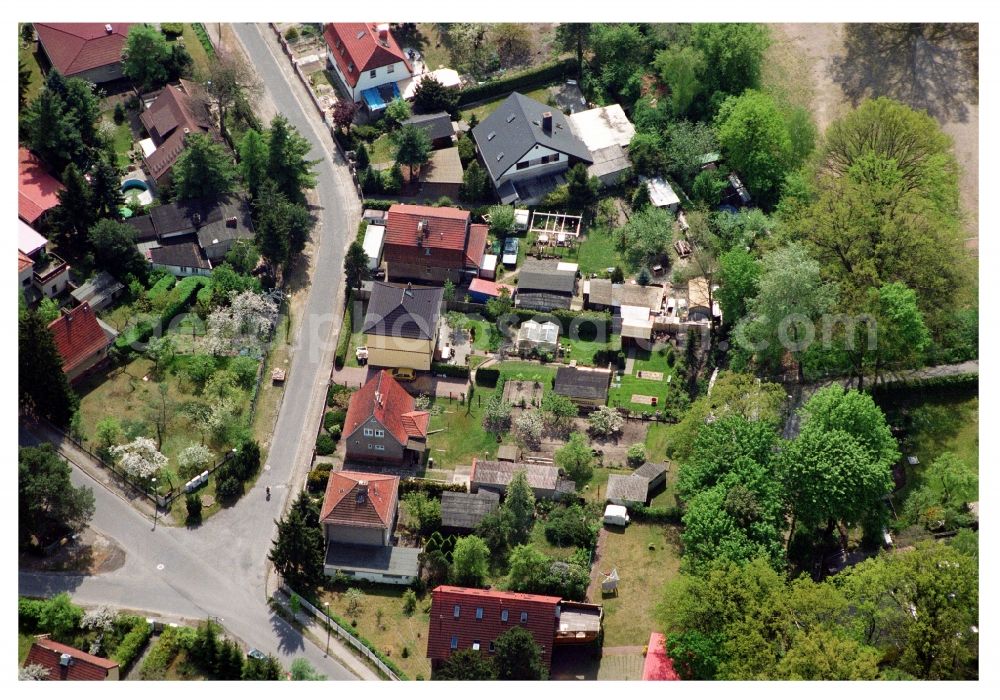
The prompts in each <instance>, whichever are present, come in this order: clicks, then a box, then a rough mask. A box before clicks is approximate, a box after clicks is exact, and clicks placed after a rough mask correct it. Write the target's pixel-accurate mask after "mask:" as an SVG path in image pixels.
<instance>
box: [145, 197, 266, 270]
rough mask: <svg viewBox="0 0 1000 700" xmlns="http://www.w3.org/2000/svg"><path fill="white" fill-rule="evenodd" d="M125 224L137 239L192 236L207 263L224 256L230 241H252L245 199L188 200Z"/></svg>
mask: <svg viewBox="0 0 1000 700" xmlns="http://www.w3.org/2000/svg"><path fill="white" fill-rule="evenodd" d="M128 223H129V224H130V225H131V226H132V227H133V228H134V229H135V230H136V240H137V241H139V242H142V241H152V240H159V241H160V242H161V243H162V242H164V239H169V238H174V237H177V236H186V235H188V234H192V233H193V234H195V235H196V236H197V238H198V245H199V246H201V249H202V250H203V251H204V252H205V255H206V256H208V258H209V260H215V261H219V260H221V259H222V258H224V257H225V256H226V253H228V252H229V249H230V248H231V247H232V245H233V241H236V240H240V239H253V237H254V233H253V223H252V222H251V219H250V206H249V205H248V204H247V202H246V200H244V199H243V198H241V197H237V196H230V197H228V198H226V199H224V200H222V201H220V202H210V201H205V200H191V201H188V202H171V203H169V204H161V205H160V206H158V207H153V208H152V209H150V210H149V213H148V214H145V215H143V216H134V217H132V218H131V219H129V220H128Z"/></svg>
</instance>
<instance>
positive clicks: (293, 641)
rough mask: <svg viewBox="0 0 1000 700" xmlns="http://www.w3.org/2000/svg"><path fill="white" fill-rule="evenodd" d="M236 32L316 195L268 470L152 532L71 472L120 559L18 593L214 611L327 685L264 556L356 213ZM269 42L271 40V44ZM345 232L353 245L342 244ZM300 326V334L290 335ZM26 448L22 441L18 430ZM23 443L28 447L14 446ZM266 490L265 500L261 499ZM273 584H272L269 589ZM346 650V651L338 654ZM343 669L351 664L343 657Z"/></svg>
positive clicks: (29, 582) (341, 179)
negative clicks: (214, 505)
mask: <svg viewBox="0 0 1000 700" xmlns="http://www.w3.org/2000/svg"><path fill="white" fill-rule="evenodd" d="M233 28H234V30H235V32H236V34H237V36H238V37H239V39H240V41H241V42H242V44H243V45H244V47H245V49H246V51H247V54H248V55H249V57H250V60H251V62H252V64H253V66H254V68H255V69H256V70H257V72H258V74H259V75H260V77H261V79H262V81H263V83H264V87H265V91H266V92H267V93H268V97H269V98H270V100H271V102H272V103H273V105H274V106H275V108H276V109H277V111H278V112H280V113H281V114H284V115H285V116H286V117H287V118H288V120H289V122H290V123H291V124H292V125H293V126H295V127H296V128H297V129H298V130H299V133H301V134H302V135H303V136H304V137H306V138H307V139H309V141H310V142H311V143H312V146H313V148H312V150H311V152H310V158H311V159H314V160H318V161H319V162H318V163H317V164H316V166H315V170H316V174H317V184H316V188H315V191H314V194H315V196H316V201H318V202H319V206H318V208H317V209H316V210H315V214H316V215H317V218H318V223H317V226H316V229H315V230H314V232H313V239H314V247H313V255H315V256H316V261H315V262H316V265H315V268H314V270H315V273H314V275H313V279H312V284H311V288H310V289H309V290H308V298H307V300H306V303H305V307H304V308H305V313H304V315H303V318H293V335H294V342H293V346H292V347H293V349H292V353H291V362H290V368H289V376H288V383H287V385H286V390H285V397H284V400H283V401H282V405H281V410H280V412H279V415H278V420H277V423H276V425H275V430H274V435H273V439H272V441H271V449H270V453H269V455H268V457H267V467H266V468H265V471H264V472H263V473H262V475H261V477H260V478H259V479H258V480H257V483H256V485H255V487H254V489H253V490H252V491H251V492H250V493H248V494H246V495H245V496H244V497H243V498H242V499H241V500H240V501H239V503H238V504H237V505H235V506H234V507H232V508H228V509H226V510H224V511H222V512H220V513H218V514H217V515H215V516H214V517H212V518H211V519H210V520H208V521H207V522H206V523H205V524H204V525H202V526H201V527H199V528H197V529H183V528H174V527H164V526H162V525H159V526H157V527H156V529H155V530H152V529H151V525H150V522H149V521H148V520H147V519H146V518H144V517H143V516H142V515H140V514H139V513H137V512H136V511H135V510H133V509H132V508H131V507H130V506H128V505H127V504H126V503H124V502H123V501H122V500H121V499H119V498H118V497H117V496H115V495H114V494H112V493H110V492H108V491H107V490H105V489H104V488H102V487H100V486H99V485H96V484H94V482H93V481H91V480H90V479H89V477H87V476H86V475H84V474H82V473H80V472H78V471H77V470H74V472H73V480H74V481H75V482H76V483H78V484H83V483H86V484H88V485H90V486H93V487H94V494H95V498H96V501H97V503H96V505H97V508H96V514H95V516H94V520H93V522H92V526H93V527H94V528H95V529H97V530H100V531H101V532H103V533H105V534H106V535H108V536H110V537H112V538H114V539H115V540H117V541H118V543H119V544H120V545H121V546H122V547H123V548H124V549H125V551H126V552H127V557H126V563H125V565H124V566H123V567H122V568H120V569H118V570H117V571H114V572H111V573H108V574H102V575H99V576H92V577H82V576H67V575H52V574H34V573H26V572H23V573H20V575H19V589H20V591H21V592H23V593H30V594H42V593H45V594H54V593H57V592H59V591H63V590H67V591H69V592H70V593H71V594H72V595H73V596H74V598H76V599H77V600H79V601H80V602H82V603H93V604H98V603H111V604H114V605H118V606H120V607H131V608H136V609H143V610H155V611H159V612H161V613H163V614H165V615H172V616H178V617H189V618H202V619H204V618H207V617H209V616H216V617H219V618H222V619H223V624H224V625H225V626H226V627H227V628H228V629H230V630H231V631H232V632H233V633H234V634H235V635H237V636H239V637H240V638H242V639H243V640H244V641H245V642H246V643H248V644H251V645H253V646H256V647H258V648H259V649H262V650H264V651H266V652H269V653H274V654H276V655H277V656H278V657H279V658H280V659H281V660H282V663H283V665H284V666H285V667H286V668H287V667H288V666H290V665H291V661H292V660H293V659H294V658H298V657H303V656H304V657H306V658H308V659H309V660H310V662H311V663H312V664H313V666H314V667H316V668H317V669H318V670H319V671H320V672H321V673H324V674H326V675H327V676H328V677H329V678H330V679H331V680H339V679H353V678H355V676H354V675H353V674H352V673H351V672H350V671H349V670H348V669H347V668H345V666H344V665H343V664H341V663H338V662H337V661H336V660H335V659H334V658H333V657H332V656H331V657H330V658H326V657H324V654H323V650H322V649H318V648H317V647H316V646H314V645H313V644H311V643H310V642H308V641H307V640H303V638H302V636H301V635H300V634H299V633H298V632H297V631H296V630H294V629H293V628H292V627H291V626H290V625H288V623H287V622H285V621H284V620H283V619H282V618H280V617H279V616H277V615H275V614H274V613H272V612H271V610H270V609H269V607H268V605H267V593H268V590H267V586H268V582H267V581H266V571H267V561H266V557H267V551H268V549H269V547H270V544H271V538H272V537H273V535H274V531H275V526H274V521H275V520H276V519H278V518H279V517H280V515H281V513H282V511H283V509H284V507H285V505H286V503H287V502H288V500H289V499H291V498H292V497H293V496H294V494H296V493H298V491H299V490H300V488H301V486H302V484H303V480H304V476H305V474H306V471H307V470H308V466H309V460H310V458H311V454H312V446H313V443H314V438H315V435H316V432H317V430H318V428H319V421H320V419H321V415H322V404H323V402H324V400H325V394H326V386H327V380H328V378H329V373H330V368H331V364H332V361H333V353H334V350H335V342H334V341H335V337H336V334H335V330H336V327H337V326H338V325H339V323H340V318H341V314H339V313H337V310H338V309H340V308H341V306H340V304H339V303H338V301H339V299H340V294H341V292H342V289H341V287H342V281H343V273H342V270H343V257H344V251H345V249H346V246H347V242H348V241H349V240H350V238H353V234H354V231H355V230H356V228H357V221H358V220H359V218H360V214H361V205H360V202H359V201H358V199H357V197H356V195H355V190H354V187H353V184H352V181H351V177H350V174H349V172H348V171H347V169H346V166H345V165H344V163H343V162H342V161H341V160H340V158H339V156H338V155H337V151H336V149H335V147H334V145H333V141H332V138H331V137H330V135H329V132H327V131H325V129H324V128H323V126H322V123H321V122H320V121H319V118H318V115H316V113H315V111H314V109H313V107H312V106H311V105H310V104H309V103H308V102H307V98H306V97H305V96H304V94H303V91H304V88H302V86H301V84H299V83H298V82H297V78H295V77H294V75H292V74H291V69H290V67H289V66H288V61H287V59H286V58H285V57H284V55H282V54H281V53H280V49H277V48H273V49H272V45H274V42H273V37H272V38H270V43H269V42H268V41H266V40H265V34H264V33H265V32H270V30H269V29H268V28H267V27H266V26H265V25H250V24H237V25H233ZM275 46H276V45H275ZM349 237H350V238H349ZM296 328H297V331H296V330H294V329H296ZM22 440H25V441H29V442H30V436H27V435H23V434H22ZM22 444H24V443H23V442H22ZM268 486H269V487H270V488H271V492H272V498H271V500H270V501H268V500H266V499H265V497H264V489H265V487H268ZM273 585H274V584H273V582H272V583H271V586H272V587H273ZM341 652H342V653H343V654H347V653H348V652H346V650H343V649H341ZM348 663H349V664H350V665H351V666H354V665H355V664H354V663H350V662H348Z"/></svg>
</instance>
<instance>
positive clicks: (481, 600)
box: [427, 586, 603, 669]
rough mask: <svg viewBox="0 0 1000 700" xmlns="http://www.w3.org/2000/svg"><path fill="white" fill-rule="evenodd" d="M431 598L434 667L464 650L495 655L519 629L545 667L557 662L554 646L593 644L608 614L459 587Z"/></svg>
mask: <svg viewBox="0 0 1000 700" xmlns="http://www.w3.org/2000/svg"><path fill="white" fill-rule="evenodd" d="M431 597H432V602H431V614H430V630H429V631H428V634H427V657H428V658H429V659H430V660H431V667H432V668H435V669H436V668H438V667H439V666H440V665H441V663H442V662H443V661H446V660H447V659H448V657H449V656H451V654H452V652H454V651H458V650H460V649H472V650H475V651H478V652H480V653H481V654H486V655H492V654H494V653H495V647H494V645H495V642H496V640H497V637H499V636H500V635H501V634H503V633H504V632H506V631H507V630H509V629H512V628H514V627H524V628H525V629H527V630H528V631H529V632H531V636H532V637H534V639H535V643H536V644H538V646H539V647H541V650H542V663H543V664H544V665H545V667H546V668H549V667H550V665H551V663H552V650H553V648H554V647H556V646H561V645H564V644H566V645H568V644H589V643H591V642H594V641H596V640H597V638H598V637H599V636H600V631H601V621H602V618H603V611H602V609H601V606H599V605H590V604H587V603H574V602H569V601H564V600H562V599H561V598H559V597H558V596H547V595H533V594H529V593H511V592H509V591H494V590H483V589H480V588H461V587H459V586H438V587H437V588H435V589H434V591H433V592H432V594H431Z"/></svg>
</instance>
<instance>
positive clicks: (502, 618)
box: [500, 610, 509, 622]
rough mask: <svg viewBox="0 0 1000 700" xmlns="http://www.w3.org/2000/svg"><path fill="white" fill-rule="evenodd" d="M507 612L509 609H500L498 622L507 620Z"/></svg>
mask: <svg viewBox="0 0 1000 700" xmlns="http://www.w3.org/2000/svg"><path fill="white" fill-rule="evenodd" d="M508 612H509V611H507V610H501V611H500V622H507V613H508Z"/></svg>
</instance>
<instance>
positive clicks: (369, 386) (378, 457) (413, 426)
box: [344, 370, 430, 466]
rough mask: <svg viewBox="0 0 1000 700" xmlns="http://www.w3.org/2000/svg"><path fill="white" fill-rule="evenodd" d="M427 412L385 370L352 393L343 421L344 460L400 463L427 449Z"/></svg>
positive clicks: (389, 463) (409, 460)
mask: <svg viewBox="0 0 1000 700" xmlns="http://www.w3.org/2000/svg"><path fill="white" fill-rule="evenodd" d="M429 422H430V414H429V413H428V412H427V411H418V410H416V401H415V400H414V398H413V397H412V396H410V395H409V394H408V393H406V389H404V388H403V387H402V386H401V385H400V383H399V382H397V381H396V380H395V379H393V378H392V376H391V375H390V374H389V373H388V372H387V371H385V370H382V371H380V372H379V373H378V374H376V375H375V376H374V377H372V378H371V379H369V380H368V382H367V383H366V384H365V385H364V386H363V387H361V389H359V390H358V391H356V392H355V393H354V394H353V395H352V396H351V402H350V403H349V404H348V406H347V418H346V420H345V421H344V441H345V443H346V458H345V461H346V462H347V463H351V462H365V463H373V464H386V465H393V466H402V465H404V464H412V463H414V462H419V461H420V459H421V457H422V455H423V454H424V452H425V451H426V449H427V424H428V423H429Z"/></svg>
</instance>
